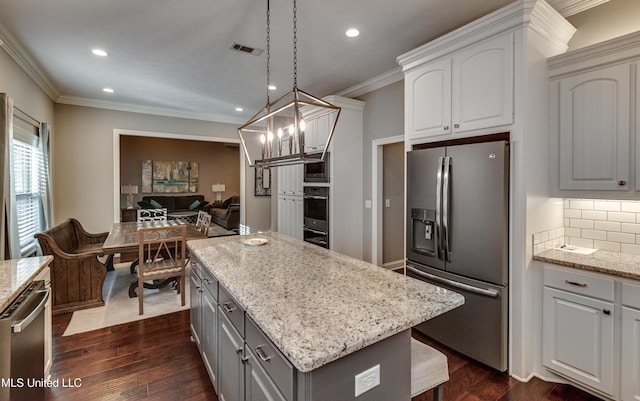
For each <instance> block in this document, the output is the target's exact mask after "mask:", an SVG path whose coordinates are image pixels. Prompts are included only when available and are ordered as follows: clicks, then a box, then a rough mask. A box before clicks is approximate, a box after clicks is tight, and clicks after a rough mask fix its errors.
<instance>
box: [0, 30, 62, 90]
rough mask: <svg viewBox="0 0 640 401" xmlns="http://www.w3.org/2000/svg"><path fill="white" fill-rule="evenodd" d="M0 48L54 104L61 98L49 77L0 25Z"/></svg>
mask: <svg viewBox="0 0 640 401" xmlns="http://www.w3.org/2000/svg"><path fill="white" fill-rule="evenodd" d="M0 47H2V48H3V49H4V51H5V52H7V54H8V55H9V57H11V58H12V59H13V61H15V62H16V64H18V66H20V68H22V70H23V71H24V72H25V73H26V74H27V75H28V76H29V78H31V79H32V80H33V82H35V83H36V85H38V86H39V87H40V89H42V91H43V92H44V93H45V94H46V95H47V96H49V98H51V100H53V101H54V102H55V101H56V100H57V99H58V97H59V96H60V91H58V89H57V88H56V87H55V85H54V84H53V83H52V82H51V80H49V78H47V75H46V74H45V73H44V72H43V71H42V70H41V69H40V68H38V67H37V64H36V62H35V61H34V60H33V59H32V58H31V57H30V56H29V55H28V53H27V52H26V51H25V50H24V49H23V48H22V47H21V46H20V45H18V42H17V41H16V40H15V39H14V38H13V36H12V35H11V34H10V33H9V32H8V31H7V30H6V29H4V27H3V26H2V25H0Z"/></svg>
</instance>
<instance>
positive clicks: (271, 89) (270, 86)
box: [269, 85, 278, 91]
mask: <svg viewBox="0 0 640 401" xmlns="http://www.w3.org/2000/svg"><path fill="white" fill-rule="evenodd" d="M276 89H278V88H277V87H276V86H275V85H269V90H270V91H274V90H276Z"/></svg>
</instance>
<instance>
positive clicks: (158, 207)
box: [149, 199, 162, 209]
mask: <svg viewBox="0 0 640 401" xmlns="http://www.w3.org/2000/svg"><path fill="white" fill-rule="evenodd" d="M149 203H151V206H152V209H162V205H161V204H159V203H158V202H157V201H156V200H155V199H151V200H150V201H149Z"/></svg>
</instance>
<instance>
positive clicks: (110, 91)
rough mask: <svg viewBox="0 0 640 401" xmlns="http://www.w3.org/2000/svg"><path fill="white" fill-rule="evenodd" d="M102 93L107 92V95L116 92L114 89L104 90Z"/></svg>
mask: <svg viewBox="0 0 640 401" xmlns="http://www.w3.org/2000/svg"><path fill="white" fill-rule="evenodd" d="M102 91H103V92H106V93H113V92H115V91H114V90H113V89H112V88H103V89H102Z"/></svg>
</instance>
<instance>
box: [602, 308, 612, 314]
mask: <svg viewBox="0 0 640 401" xmlns="http://www.w3.org/2000/svg"><path fill="white" fill-rule="evenodd" d="M602 313H604V314H605V315H610V314H611V311H610V310H609V309H603V310H602Z"/></svg>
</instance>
